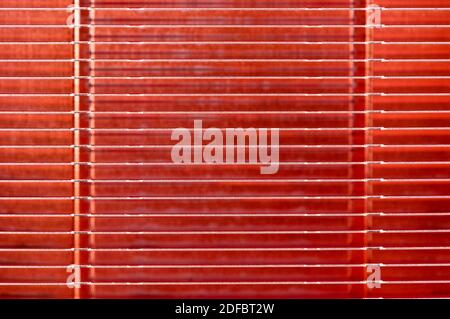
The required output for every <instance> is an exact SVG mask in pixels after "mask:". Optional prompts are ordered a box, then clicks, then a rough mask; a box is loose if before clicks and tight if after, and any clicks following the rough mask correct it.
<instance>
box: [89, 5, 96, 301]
mask: <svg viewBox="0 0 450 319" xmlns="http://www.w3.org/2000/svg"><path fill="white" fill-rule="evenodd" d="M88 114H89V129H90V130H89V146H90V148H89V162H90V163H95V150H94V149H93V148H92V147H93V146H95V133H94V129H95V0H91V2H90V7H89V113H88ZM95 178H96V176H95V166H94V165H90V167H89V179H90V184H89V197H90V200H89V211H90V212H89V213H90V217H89V231H90V232H91V233H90V235H89V247H91V248H95V235H94V234H92V232H94V231H95V217H94V216H95V200H94V199H93V198H95V196H96V193H95ZM89 265H95V251H91V252H90V253H89ZM89 278H90V281H91V282H94V281H95V268H93V267H91V268H90V270H89ZM90 296H91V297H93V296H95V285H91V286H90Z"/></svg>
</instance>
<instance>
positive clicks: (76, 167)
mask: <svg viewBox="0 0 450 319" xmlns="http://www.w3.org/2000/svg"><path fill="white" fill-rule="evenodd" d="M73 5H74V7H73V10H74V12H73V23H74V26H73V40H74V45H73V58H74V59H73V63H74V65H73V76H74V80H73V93H74V95H73V96H74V100H73V111H74V113H73V128H74V131H73V144H74V149H73V177H74V184H73V198H74V203H73V214H74V215H73V216H74V217H73V230H74V244H73V246H74V247H73V248H74V252H73V254H74V260H73V262H74V271H75V272H77V269H76V267H79V266H80V265H81V255H80V254H81V252H80V248H81V235H80V231H81V218H80V213H81V211H80V206H81V203H80V195H81V189H80V177H81V168H80V161H81V154H80V25H81V13H80V0H74V3H73ZM80 297H81V288H79V287H78V286H77V285H75V287H74V298H75V299H80Z"/></svg>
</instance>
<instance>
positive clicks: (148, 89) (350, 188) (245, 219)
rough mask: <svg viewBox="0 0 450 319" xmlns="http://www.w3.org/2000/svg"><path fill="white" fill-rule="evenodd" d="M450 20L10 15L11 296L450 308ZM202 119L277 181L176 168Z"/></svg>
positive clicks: (231, 13) (2, 191)
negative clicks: (267, 138) (274, 158)
mask: <svg viewBox="0 0 450 319" xmlns="http://www.w3.org/2000/svg"><path fill="white" fill-rule="evenodd" d="M375 4H376V5H377V6H378V7H375V8H376V9H375V14H379V15H381V21H380V23H381V25H378V26H375V27H374V26H371V25H370V24H369V23H368V22H369V20H370V19H371V18H372V16H371V14H373V12H374V9H370V8H371V7H370V5H375ZM449 12H450V6H449V5H448V4H447V2H446V1H443V0H433V1H431V0H427V1H426V0H415V1H406V0H395V1H393V0H389V1H388V0H378V1H377V2H376V3H373V2H369V1H362V0H353V1H350V0H333V1H332V0H329V1H316V0H310V1H307V0H303V1H300V0H297V1H294V0H292V1H268V0H267V1H264V0H258V1H257V0H255V1H244V0H240V1H238V0H235V1H231V0H220V1H219V0H217V1H213V0H211V1H209V0H208V1H181V0H180V1H178V0H173V1H167V2H157V1H151V0H148V1H142V0H141V1H116V0H109V1H94V0H90V1H88V0H79V1H78V0H76V1H75V2H74V1H68V0H46V1H37V0H35V1H13V0H3V1H2V3H1V4H0V25H1V26H0V152H1V154H2V155H1V156H0V179H1V180H0V297H4V298H7V297H45V298H57V297H59V298H105V297H112V298H133V297H148V298H156V297H158V298H164V297H168V298H194V297H197V298H220V297H222V298H247V297H249V298H250V297H251V298H258V297H263V298H331V297H334V298H337V297H339V298H349V297H351V298H363V297H369V298H370V297H425V298H427V297H449V296H450V245H449V242H450V169H449V168H450V166H449V165H450V148H449V146H448V144H449V141H450V135H449V132H450V131H449V130H450V126H449V125H448V123H449V119H450V89H449V84H450V81H449V80H450V71H448V69H449V68H448V66H449V65H450V58H449V54H450V47H449V45H450V38H449V33H448V32H447V30H449V27H450V23H449V22H450V16H449V15H448V13H449ZM67 23H69V24H71V26H70V25H69V26H68V25H67ZM73 24H75V26H73ZM196 120H202V123H203V127H204V128H205V129H206V128H211V127H215V128H220V129H222V130H225V129H226V128H250V127H252V128H269V129H270V128H278V129H279V130H280V159H279V160H280V163H279V171H278V172H277V173H276V174H274V175H261V173H260V166H261V165H260V164H248V163H247V164H230V163H228V164H176V163H173V162H172V159H171V149H172V147H173V145H174V143H175V142H174V141H172V140H171V134H172V131H173V129H176V128H179V127H184V128H187V129H191V130H192V129H193V127H194V121H196ZM69 265H76V267H80V268H81V273H80V277H79V280H80V281H81V286H80V287H79V288H75V289H71V288H69V287H67V284H66V281H67V279H68V276H69V275H70V274H71V272H70V269H69V272H68V270H67V267H68V266H69ZM372 265H375V267H381V278H380V279H381V281H382V282H381V287H380V288H370V287H369V286H368V278H369V275H370V273H368V269H370V267H372Z"/></svg>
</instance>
